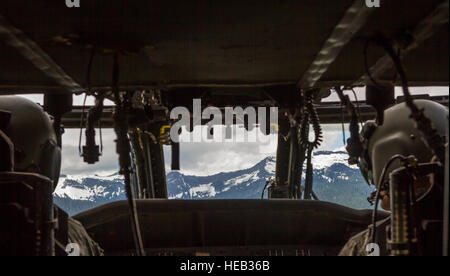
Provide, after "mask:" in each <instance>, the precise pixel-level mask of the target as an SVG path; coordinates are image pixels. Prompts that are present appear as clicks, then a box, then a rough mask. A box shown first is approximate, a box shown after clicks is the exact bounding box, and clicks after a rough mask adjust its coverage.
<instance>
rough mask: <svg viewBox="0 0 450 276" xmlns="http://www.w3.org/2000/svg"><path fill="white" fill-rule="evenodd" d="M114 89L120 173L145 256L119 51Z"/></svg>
mask: <svg viewBox="0 0 450 276" xmlns="http://www.w3.org/2000/svg"><path fill="white" fill-rule="evenodd" d="M112 89H113V95H114V99H115V103H116V112H115V113H114V130H115V132H116V135H117V141H116V150H117V153H118V155H119V166H120V173H121V174H122V175H123V176H124V181H125V190H126V194H127V199H128V208H129V211H130V218H131V230H132V233H133V238H134V243H135V246H136V253H137V255H138V256H144V255H145V251H144V246H143V243H142V236H141V229H140V225H139V218H138V214H137V208H136V201H135V200H134V195H133V194H134V193H133V189H132V187H131V176H130V174H131V157H130V152H131V146H130V141H129V138H128V120H127V115H126V113H125V110H124V107H123V106H122V104H123V103H122V101H121V99H120V94H119V53H115V54H114V67H113V85H112Z"/></svg>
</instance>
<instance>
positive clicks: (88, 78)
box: [78, 47, 95, 156]
mask: <svg viewBox="0 0 450 276" xmlns="http://www.w3.org/2000/svg"><path fill="white" fill-rule="evenodd" d="M94 56H95V47H93V48H92V51H91V55H90V56H89V61H88V65H87V70H86V87H87V91H86V93H85V95H84V100H83V107H82V109H81V118H80V137H79V140H78V153H79V155H80V156H83V150H82V147H81V142H82V136H83V127H84V110H85V108H86V100H87V96H88V94H90V92H91V71H92V64H93V61H94Z"/></svg>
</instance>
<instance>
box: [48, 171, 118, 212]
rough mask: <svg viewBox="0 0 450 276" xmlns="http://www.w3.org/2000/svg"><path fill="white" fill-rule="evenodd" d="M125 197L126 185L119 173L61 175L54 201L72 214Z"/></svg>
mask: <svg viewBox="0 0 450 276" xmlns="http://www.w3.org/2000/svg"><path fill="white" fill-rule="evenodd" d="M124 199H126V196H125V185H124V184H123V178H122V176H120V175H119V174H113V175H110V176H97V175H96V176H93V177H71V176H67V175H61V177H60V179H59V185H58V187H57V188H56V190H55V192H54V194H53V201H54V203H55V204H57V205H58V206H59V207H61V208H62V209H63V210H65V211H67V212H68V213H69V214H70V215H73V214H76V213H79V212H82V211H84V210H88V209H91V208H94V207H96V206H98V205H101V204H105V203H108V202H113V201H117V200H124Z"/></svg>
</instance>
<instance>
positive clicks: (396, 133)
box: [359, 100, 448, 185]
mask: <svg viewBox="0 0 450 276" xmlns="http://www.w3.org/2000/svg"><path fill="white" fill-rule="evenodd" d="M414 103H415V104H416V105H417V107H418V108H419V109H423V110H424V114H425V116H426V117H428V118H429V119H430V120H431V122H432V124H433V126H434V128H435V129H436V130H437V133H438V134H439V135H440V136H441V137H445V136H446V135H447V128H448V108H447V107H445V106H443V105H441V104H439V103H436V102H433V101H429V100H415V101H414ZM384 118H385V120H384V122H383V124H382V125H377V124H376V123H375V122H372V121H370V122H367V123H366V124H365V125H364V127H363V130H362V132H361V139H362V141H363V147H364V151H363V156H362V158H360V162H359V165H360V168H361V171H362V173H363V175H364V177H365V178H366V180H367V181H368V182H369V184H373V185H378V183H381V184H382V183H383V182H385V181H386V180H387V179H388V177H387V176H388V175H389V173H390V172H392V171H393V170H395V169H397V168H399V167H400V161H395V162H392V164H391V165H390V166H389V168H386V174H385V179H381V182H380V178H381V177H382V176H381V173H382V171H383V169H384V167H385V166H386V165H387V163H388V161H389V160H390V159H391V158H392V157H393V156H394V155H403V156H405V157H408V156H411V155H413V156H414V157H415V158H416V159H417V160H418V162H419V163H427V162H430V161H432V158H433V153H432V151H431V150H430V148H429V147H428V146H427V143H426V141H425V137H424V135H423V133H422V132H421V131H419V130H418V129H417V128H416V122H415V121H414V120H413V118H412V117H411V110H410V109H409V108H408V107H407V106H406V104H405V103H400V104H397V105H394V106H392V107H390V108H388V109H386V110H385V112H384ZM444 141H445V139H444Z"/></svg>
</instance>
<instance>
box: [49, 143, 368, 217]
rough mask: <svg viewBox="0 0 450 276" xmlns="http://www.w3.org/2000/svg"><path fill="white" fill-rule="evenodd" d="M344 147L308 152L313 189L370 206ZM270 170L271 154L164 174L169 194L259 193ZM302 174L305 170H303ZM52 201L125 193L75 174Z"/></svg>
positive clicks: (116, 184) (68, 206)
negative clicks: (195, 172) (239, 164)
mask: <svg viewBox="0 0 450 276" xmlns="http://www.w3.org/2000/svg"><path fill="white" fill-rule="evenodd" d="M347 158H348V155H347V153H346V152H343V151H339V150H337V151H318V152H316V153H314V156H313V164H314V165H313V166H314V175H313V180H314V187H313V189H314V192H315V193H316V194H317V196H318V197H319V199H320V200H324V201H330V202H335V203H339V204H342V205H345V206H349V207H352V208H357V209H361V208H369V207H370V206H369V203H368V202H367V200H366V198H367V196H368V195H369V194H370V193H371V191H372V190H373V189H372V188H370V187H369V186H368V185H367V184H366V183H365V181H364V179H363V177H362V175H361V173H360V172H359V169H358V168H357V167H356V166H349V165H348V164H347ZM274 175H275V158H274V157H267V158H265V159H263V160H262V161H260V162H259V163H258V164H256V165H255V166H253V167H251V168H248V169H245V170H239V171H233V172H224V173H219V174H215V175H211V176H192V175H184V174H182V173H180V172H175V171H172V172H169V173H168V174H167V189H168V194H169V198H172V199H211V198H214V199H227V198H228V199H230V198H245V199H251V198H261V193H262V190H263V188H264V185H265V184H266V180H267V179H269V178H270V177H274ZM303 176H304V174H303ZM54 198H55V203H56V204H58V205H59V206H60V207H61V208H63V209H64V210H66V211H68V212H69V213H70V214H75V213H78V212H80V211H83V210H86V209H89V208H93V207H95V206H98V205H101V204H104V203H107V202H111V201H116V200H123V199H125V192H124V185H123V180H122V178H121V177H120V176H118V175H111V176H108V177H100V176H95V177H86V178H74V177H70V176H63V177H62V179H61V180H60V186H59V187H58V188H57V190H56V191H55V194H54Z"/></svg>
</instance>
